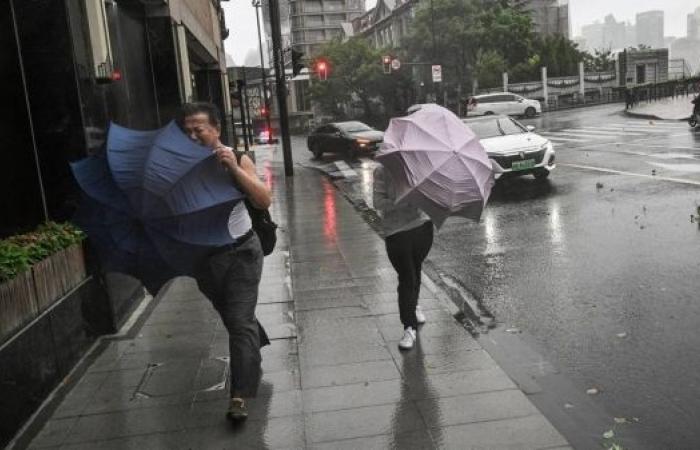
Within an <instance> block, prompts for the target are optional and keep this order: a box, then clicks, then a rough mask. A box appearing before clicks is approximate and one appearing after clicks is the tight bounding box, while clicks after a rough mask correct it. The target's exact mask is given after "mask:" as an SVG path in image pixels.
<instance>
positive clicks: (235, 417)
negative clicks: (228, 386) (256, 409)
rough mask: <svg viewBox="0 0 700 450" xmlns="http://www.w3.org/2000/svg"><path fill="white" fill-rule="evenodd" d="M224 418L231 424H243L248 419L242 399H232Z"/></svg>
mask: <svg viewBox="0 0 700 450" xmlns="http://www.w3.org/2000/svg"><path fill="white" fill-rule="evenodd" d="M226 417H227V418H228V419H229V420H230V421H232V422H243V421H244V420H246V419H247V418H248V408H246V406H245V401H244V400H243V399H242V398H235V397H234V398H232V399H231V403H229V406H228V411H227V412H226Z"/></svg>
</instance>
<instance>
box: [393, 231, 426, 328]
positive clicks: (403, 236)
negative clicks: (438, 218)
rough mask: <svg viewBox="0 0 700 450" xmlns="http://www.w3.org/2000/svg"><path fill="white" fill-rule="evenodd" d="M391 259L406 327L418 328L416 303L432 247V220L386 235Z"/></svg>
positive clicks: (400, 310)
mask: <svg viewBox="0 0 700 450" xmlns="http://www.w3.org/2000/svg"><path fill="white" fill-rule="evenodd" d="M385 244H386V252H387V254H388V255H389V261H391V265H392V266H394V269H395V270H396V273H398V275H399V287H398V288H397V291H398V293H399V316H400V317H401V323H402V324H403V326H404V328H406V327H413V329H416V328H417V327H418V320H417V319H416V306H417V305H418V297H419V295H420V278H421V270H422V267H423V261H424V260H425V257H426V256H428V252H430V247H432V246H433V223H432V222H430V221H428V222H425V223H424V224H423V225H420V226H418V227H416V228H411V229H410V230H406V231H400V232H398V233H394V234H391V235H389V236H387V237H386V242H385Z"/></svg>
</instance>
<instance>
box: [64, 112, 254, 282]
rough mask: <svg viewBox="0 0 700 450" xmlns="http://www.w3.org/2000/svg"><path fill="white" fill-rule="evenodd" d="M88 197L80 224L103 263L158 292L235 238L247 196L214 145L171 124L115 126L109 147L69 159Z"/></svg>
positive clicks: (77, 220) (84, 203) (82, 204)
mask: <svg viewBox="0 0 700 450" xmlns="http://www.w3.org/2000/svg"><path fill="white" fill-rule="evenodd" d="M71 169H72V171H73V175H74V177H75V178H76V180H77V181H78V184H79V185H80V187H81V189H82V191H83V193H84V194H85V195H84V199H83V201H82V203H81V205H80V208H79V210H78V212H77V214H76V216H75V222H76V223H77V224H78V225H79V226H80V227H81V228H82V229H83V230H84V231H85V232H86V234H87V235H88V238H89V239H90V241H91V242H92V243H93V245H94V247H95V248H96V250H97V253H98V255H99V256H100V260H101V262H102V264H103V266H104V267H105V268H106V269H107V270H113V271H119V272H123V273H127V274H130V275H132V276H134V277H136V278H139V279H140V280H141V281H142V283H143V284H144V286H146V288H147V289H148V290H149V291H151V292H154V293H155V292H157V291H158V290H159V289H160V287H161V286H162V285H163V284H164V283H165V282H167V281H168V280H169V279H170V278H173V277H175V276H178V275H191V274H192V273H193V272H194V270H195V267H196V265H197V263H198V262H199V261H200V260H201V258H203V257H205V256H206V255H207V254H209V253H211V251H212V250H213V248H214V247H218V246H222V245H226V244H229V243H232V242H233V238H232V237H231V235H230V234H229V231H228V216H229V214H230V212H231V210H232V209H233V207H234V206H235V205H236V204H237V203H238V202H239V201H241V200H242V199H243V198H244V197H243V194H242V193H241V192H240V191H238V190H237V189H236V188H235V187H234V186H233V183H232V182H231V177H230V175H229V174H228V173H227V172H226V171H225V170H224V169H223V167H222V166H221V165H220V164H219V163H218V161H217V160H216V157H215V155H214V154H213V153H212V152H211V149H209V148H206V147H203V146H200V145H198V144H196V143H194V142H193V141H191V140H190V139H189V138H188V137H187V136H186V135H185V134H184V133H182V131H180V129H179V127H177V125H175V124H174V123H172V122H171V123H170V124H169V125H167V126H166V127H164V128H162V129H160V130H155V131H135V130H129V129H127V128H123V127H120V126H118V125H115V124H111V126H110V128H109V134H108V138H107V152H106V155H102V156H91V157H88V158H85V159H83V160H80V161H77V162H74V163H72V164H71Z"/></svg>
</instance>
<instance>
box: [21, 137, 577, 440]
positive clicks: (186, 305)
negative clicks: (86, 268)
mask: <svg viewBox="0 0 700 450" xmlns="http://www.w3.org/2000/svg"><path fill="white" fill-rule="evenodd" d="M258 151H259V154H258V156H257V159H258V161H262V162H264V164H265V165H266V170H267V171H268V172H269V173H270V174H272V179H271V180H270V181H271V185H272V186H273V190H274V201H273V206H272V208H271V209H272V214H273V217H274V218H275V220H277V221H278V223H279V224H280V230H279V233H280V240H279V245H278V247H277V248H276V250H275V252H274V253H273V254H272V255H271V256H269V257H268V258H267V260H266V267H265V269H264V271H263V280H262V283H261V288H260V302H259V307H258V311H257V313H258V318H259V320H260V321H261V323H263V325H264V326H265V327H266V329H267V330H268V333H269V334H270V337H271V338H272V344H271V345H270V346H268V347H265V348H264V349H263V350H262V356H263V371H264V373H263V379H262V382H261V386H260V392H259V396H258V398H256V399H254V400H251V401H250V402H249V407H250V418H249V420H248V421H247V423H245V424H243V425H241V426H235V427H234V426H232V425H231V424H230V423H229V422H228V421H227V420H226V418H225V416H224V412H225V409H226V406H227V403H228V398H227V397H228V395H227V384H228V383H229V374H228V368H227V367H228V366H227V357H228V335H227V333H226V330H225V329H224V328H223V326H222V325H221V321H220V319H219V317H218V315H217V314H216V312H215V311H214V309H213V308H212V306H211V304H210V303H209V302H208V301H207V300H206V298H204V296H202V295H201V294H200V293H199V292H198V290H197V287H196V283H195V282H194V280H192V279H191V278H179V279H176V280H175V281H174V282H173V283H171V284H170V285H169V287H168V289H167V291H164V292H163V293H162V295H161V296H159V297H158V298H157V299H156V300H154V301H155V302H156V304H155V307H154V308H152V310H151V311H150V315H149V316H148V317H147V318H145V321H143V323H142V324H141V325H139V326H138V328H137V329H134V330H128V332H125V333H124V334H122V335H121V337H119V338H115V339H112V340H108V341H105V343H104V345H103V346H102V347H101V349H100V353H99V354H96V355H93V357H92V358H91V359H89V360H88V362H86V363H85V364H86V367H84V371H83V372H82V375H81V376H80V377H79V379H77V382H75V384H74V386H73V387H72V389H71V390H70V392H68V393H67V394H66V395H65V396H63V397H62V398H57V399H56V400H54V403H53V406H54V407H55V408H54V410H53V413H52V415H50V416H49V417H48V419H47V420H46V421H45V422H44V423H43V427H41V428H40V431H39V432H38V434H36V435H35V437H34V439H33V441H31V444H30V445H29V446H30V447H31V448H52V447H53V448H62V449H132V448H133V449H142V448H147V449H160V448H163V449H166V448H167V449H219V448H226V449H228V448H231V449H239V448H245V449H258V448H260V449H283V448H289V449H299V448H310V449H387V448H397V449H414V448H415V449H418V448H420V449H427V448H448V449H451V448H454V449H464V448H483V449H486V448H488V449H501V448H518V449H539V448H542V449H544V448H555V447H562V448H568V445H569V444H568V443H567V442H566V440H565V439H564V438H563V437H562V436H561V434H560V433H558V432H557V431H556V430H555V429H554V428H553V427H552V425H551V424H550V423H549V422H548V421H547V419H546V418H545V417H544V416H543V415H542V414H541V413H540V412H539V411H538V410H537V409H536V408H535V407H534V406H533V405H532V403H531V402H530V401H529V399H528V398H527V396H526V395H525V394H524V393H523V392H522V391H520V390H519V389H518V388H517V386H516V384H515V383H513V381H512V380H511V379H510V378H509V377H508V376H507V375H506V374H505V373H504V372H503V370H501V369H500V367H498V365H497V364H496V363H495V362H494V360H493V359H492V358H491V357H490V356H489V355H488V353H486V352H485V351H484V350H483V348H482V347H481V346H480V345H479V343H478V342H477V341H475V340H474V339H473V338H472V337H471V335H469V333H468V332H467V331H466V330H465V329H464V328H463V327H462V326H461V325H460V323H459V322H458V321H457V320H455V318H454V317H453V316H452V314H451V313H450V309H449V308H448V307H447V305H446V304H445V303H444V300H443V298H444V297H443V296H441V295H438V294H439V293H436V292H433V291H431V290H430V288H428V287H427V286H424V287H423V289H422V290H421V294H420V300H419V302H420V304H421V305H422V307H423V310H424V311H425V313H426V316H427V317H428V323H426V324H425V325H423V326H422V327H421V328H420V330H419V338H418V344H417V346H416V348H414V349H413V350H412V351H409V352H402V351H400V350H399V349H398V347H397V343H398V340H399V339H400V337H401V335H402V332H403V329H402V326H401V324H400V321H399V317H398V310H397V305H396V284H397V277H396V274H395V272H394V270H393V268H392V267H391V264H390V263H389V261H388V259H387V257H386V254H385V250H384V243H383V241H382V240H381V238H380V237H379V236H378V235H377V234H376V233H375V232H374V231H373V230H372V229H371V227H369V226H368V225H367V223H366V222H365V221H364V220H363V219H362V218H361V217H360V215H359V214H358V213H357V211H355V209H354V208H353V206H352V205H351V204H350V203H348V202H347V201H346V200H345V199H344V198H343V196H342V195H340V194H339V193H338V192H337V191H336V189H335V188H334V187H333V186H332V185H331V184H330V183H329V182H328V180H326V179H325V178H323V177H322V176H321V175H320V174H318V173H316V172H313V171H310V170H307V169H303V168H298V167H297V168H296V175H295V177H294V178H293V179H288V180H283V179H282V173H283V172H282V162H281V152H279V151H272V150H270V149H268V150H265V149H264V148H263V149H261V150H258Z"/></svg>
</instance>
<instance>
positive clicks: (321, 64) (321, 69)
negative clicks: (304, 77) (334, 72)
mask: <svg viewBox="0 0 700 450" xmlns="http://www.w3.org/2000/svg"><path fill="white" fill-rule="evenodd" d="M314 66H315V68H316V75H318V78H319V80H322V81H323V80H327V79H328V72H329V71H330V64H329V63H328V61H326V60H324V59H319V60H317V61H316V64H315V65H314Z"/></svg>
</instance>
